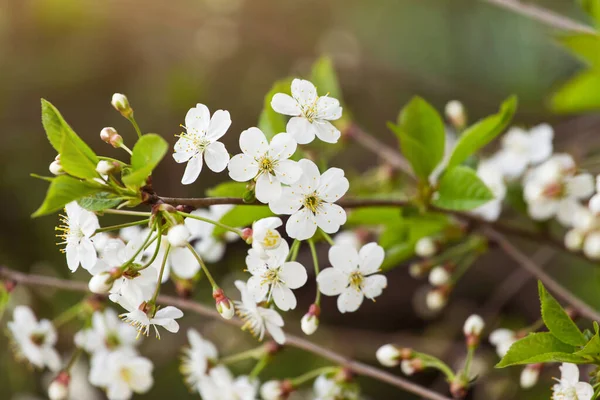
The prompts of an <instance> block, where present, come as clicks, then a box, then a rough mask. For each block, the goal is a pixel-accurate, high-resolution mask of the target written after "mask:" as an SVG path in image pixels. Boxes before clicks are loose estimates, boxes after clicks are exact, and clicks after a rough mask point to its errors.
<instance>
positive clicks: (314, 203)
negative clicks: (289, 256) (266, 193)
mask: <svg viewBox="0 0 600 400" xmlns="http://www.w3.org/2000/svg"><path fill="white" fill-rule="evenodd" d="M298 164H299V165H300V167H301V168H302V171H303V174H302V177H301V178H300V180H298V182H296V183H295V184H294V185H292V186H290V187H286V188H284V189H283V193H282V195H281V197H280V198H279V199H278V200H275V201H272V202H270V203H269V207H270V208H271V211H273V212H274V213H275V214H288V215H291V216H290V218H289V219H288V221H287V224H286V227H285V228H286V232H287V234H288V235H289V236H290V237H292V238H294V239H298V240H306V239H310V238H311V237H312V236H313V235H314V234H315V232H316V231H317V227H319V228H321V229H322V230H323V231H324V232H326V233H335V232H337V231H338V230H339V229H340V226H341V225H343V224H344V223H346V211H344V209H343V208H342V207H340V206H338V205H337V204H333V202H335V201H337V200H339V199H340V198H341V197H342V196H343V195H344V194H345V193H346V191H348V188H349V186H350V184H349V182H348V179H346V177H345V176H344V171H343V170H341V169H339V168H330V169H328V170H327V171H325V173H323V175H321V174H320V173H319V169H318V168H317V166H316V164H315V163H314V162H312V161H310V160H306V159H303V160H300V161H299V162H298Z"/></svg>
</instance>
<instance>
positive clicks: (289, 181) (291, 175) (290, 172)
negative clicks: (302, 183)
mask: <svg viewBox="0 0 600 400" xmlns="http://www.w3.org/2000/svg"><path fill="white" fill-rule="evenodd" d="M275 176H277V178H279V180H280V181H281V183H284V184H286V185H293V184H294V183H296V182H298V180H299V179H300V177H301V176H302V168H300V166H299V165H298V163H297V162H296V161H292V160H281V161H279V163H278V164H277V166H276V167H275Z"/></svg>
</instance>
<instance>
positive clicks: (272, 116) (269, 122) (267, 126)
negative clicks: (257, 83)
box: [258, 78, 292, 140]
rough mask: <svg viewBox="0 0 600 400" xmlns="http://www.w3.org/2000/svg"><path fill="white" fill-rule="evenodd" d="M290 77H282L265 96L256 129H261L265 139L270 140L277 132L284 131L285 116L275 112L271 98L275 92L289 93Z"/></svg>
mask: <svg viewBox="0 0 600 400" xmlns="http://www.w3.org/2000/svg"><path fill="white" fill-rule="evenodd" d="M291 86H292V79H291V78H287V79H282V80H279V81H277V82H275V84H274V85H273V87H272V88H271V90H270V91H269V93H267V95H266V96H265V100H264V104H263V110H262V112H261V113H260V117H259V118H258V129H260V130H261V131H263V133H264V134H265V136H266V137H267V139H269V140H271V138H273V136H275V135H277V134H278V133H281V132H285V131H286V124H287V118H286V117H285V116H284V115H282V114H279V113H277V112H275V110H273V107H271V100H272V99H273V96H275V94H277V93H285V94H289V95H291V94H292V92H291V90H292V89H291Z"/></svg>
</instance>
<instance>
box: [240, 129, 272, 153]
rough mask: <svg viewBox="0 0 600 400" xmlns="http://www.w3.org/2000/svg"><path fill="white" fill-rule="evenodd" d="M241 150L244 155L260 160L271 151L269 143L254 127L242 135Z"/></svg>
mask: <svg viewBox="0 0 600 400" xmlns="http://www.w3.org/2000/svg"><path fill="white" fill-rule="evenodd" d="M240 149H242V152H243V153H244V154H247V155H249V156H251V157H254V158H259V157H262V156H263V155H264V154H265V153H266V152H267V151H269V142H268V141H267V138H266V137H265V134H264V133H263V132H262V131H261V130H260V129H258V128H254V127H252V128H248V129H246V130H245V131H243V132H242V133H241V134H240Z"/></svg>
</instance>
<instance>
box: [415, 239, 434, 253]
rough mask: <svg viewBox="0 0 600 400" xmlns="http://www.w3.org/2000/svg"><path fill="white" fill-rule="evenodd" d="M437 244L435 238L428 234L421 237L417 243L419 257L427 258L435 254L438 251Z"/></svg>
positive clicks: (416, 251)
mask: <svg viewBox="0 0 600 400" xmlns="http://www.w3.org/2000/svg"><path fill="white" fill-rule="evenodd" d="M437 250H438V249H437V245H436V243H435V242H434V240H433V239H432V238H430V237H428V236H426V237H423V238H421V239H419V241H418V242H417V244H416V245H415V253H416V254H417V255H418V256H419V257H423V258H427V257H431V256H433V255H434V254H435V253H436V252H437Z"/></svg>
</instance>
